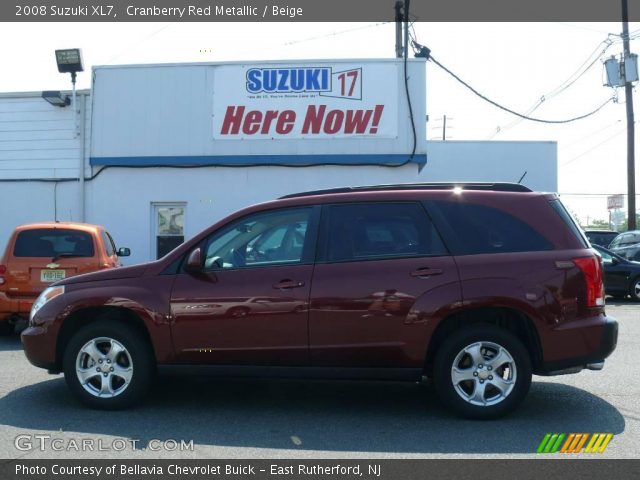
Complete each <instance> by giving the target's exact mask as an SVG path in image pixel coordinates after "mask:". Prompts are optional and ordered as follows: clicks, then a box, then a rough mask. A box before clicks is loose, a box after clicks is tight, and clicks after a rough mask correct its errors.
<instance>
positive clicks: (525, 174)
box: [518, 170, 527, 183]
mask: <svg viewBox="0 0 640 480" xmlns="http://www.w3.org/2000/svg"><path fill="white" fill-rule="evenodd" d="M526 176H527V171H526V170H525V171H524V173H523V174H522V176H521V177H520V180H518V183H522V180H523V179H524V177H526Z"/></svg>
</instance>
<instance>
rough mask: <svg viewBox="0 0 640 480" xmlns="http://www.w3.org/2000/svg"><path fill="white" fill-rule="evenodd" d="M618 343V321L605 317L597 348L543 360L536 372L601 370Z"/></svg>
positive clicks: (559, 373)
mask: <svg viewBox="0 0 640 480" xmlns="http://www.w3.org/2000/svg"><path fill="white" fill-rule="evenodd" d="M617 344H618V322H617V321H616V320H615V319H613V318H611V317H605V321H604V323H603V324H602V333H601V337H600V341H599V343H598V346H597V348H595V349H594V350H593V351H591V352H589V353H587V354H585V355H580V356H576V357H571V358H567V359H562V360H557V361H551V362H543V364H542V368H541V369H540V371H537V372H535V373H537V374H538V375H563V374H567V373H577V372H579V371H580V370H582V369H584V368H587V369H589V370H601V369H602V367H603V366H604V360H605V359H606V358H607V357H608V356H609V355H611V353H612V352H613V351H614V350H615V349H616V346H617Z"/></svg>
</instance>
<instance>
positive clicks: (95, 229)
mask: <svg viewBox="0 0 640 480" xmlns="http://www.w3.org/2000/svg"><path fill="white" fill-rule="evenodd" d="M130 253H131V252H130V250H129V249H128V248H120V249H118V250H116V246H115V244H114V242H113V239H112V238H111V235H109V232H107V231H106V230H105V229H104V228H103V227H101V226H99V225H90V224H84V223H70V222H51V223H32V224H28V225H21V226H19V227H17V228H16V229H15V231H14V232H13V234H12V235H11V237H10V238H9V242H8V243H7V247H6V249H5V252H4V255H3V256H2V258H1V259H0V331H4V332H9V331H10V330H12V329H15V330H16V331H20V330H22V328H24V327H25V326H26V322H27V320H28V318H29V311H30V310H31V305H32V304H33V302H34V300H35V299H36V298H37V297H38V295H40V293H41V292H42V291H43V290H44V289H45V288H46V287H48V286H49V284H51V283H53V282H57V281H59V280H63V279H65V278H67V277H71V276H73V275H78V274H80V273H88V272H94V271H96V270H102V269H106V268H113V267H118V266H120V262H119V260H118V257H126V256H128V255H130Z"/></svg>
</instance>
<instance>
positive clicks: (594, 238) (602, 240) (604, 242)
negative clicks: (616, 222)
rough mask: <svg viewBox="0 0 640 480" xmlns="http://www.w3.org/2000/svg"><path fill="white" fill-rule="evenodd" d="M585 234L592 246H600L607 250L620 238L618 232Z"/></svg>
mask: <svg viewBox="0 0 640 480" xmlns="http://www.w3.org/2000/svg"><path fill="white" fill-rule="evenodd" d="M584 233H585V235H586V236H587V238H588V239H589V242H591V245H600V246H601V247H605V248H607V247H608V246H609V244H610V243H611V242H612V241H613V239H614V238H616V237H617V236H618V232H614V231H613V230H585V231H584Z"/></svg>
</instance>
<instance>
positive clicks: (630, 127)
mask: <svg viewBox="0 0 640 480" xmlns="http://www.w3.org/2000/svg"><path fill="white" fill-rule="evenodd" d="M622 41H623V47H624V60H623V63H622V72H623V74H624V75H625V79H624V98H625V106H626V108H627V212H628V213H627V215H628V224H627V225H628V229H629V230H635V229H636V228H637V226H636V167H635V130H634V125H635V121H634V118H633V88H632V86H631V82H630V81H629V80H628V79H627V75H626V61H627V59H628V58H629V57H630V56H631V51H630V47H629V7H628V5H627V0H622Z"/></svg>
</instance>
